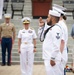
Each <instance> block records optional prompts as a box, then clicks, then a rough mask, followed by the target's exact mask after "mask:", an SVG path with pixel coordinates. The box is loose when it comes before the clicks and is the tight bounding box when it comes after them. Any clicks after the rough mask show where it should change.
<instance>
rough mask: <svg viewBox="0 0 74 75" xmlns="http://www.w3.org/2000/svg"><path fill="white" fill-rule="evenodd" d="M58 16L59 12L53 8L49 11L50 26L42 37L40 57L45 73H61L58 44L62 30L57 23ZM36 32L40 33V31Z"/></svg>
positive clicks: (56, 74) (57, 74) (55, 74)
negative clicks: (41, 54) (41, 55)
mask: <svg viewBox="0 0 74 75" xmlns="http://www.w3.org/2000/svg"><path fill="white" fill-rule="evenodd" d="M59 17H60V13H58V12H57V11H54V10H50V11H49V14H48V20H47V23H48V24H49V25H50V26H49V30H48V32H47V33H46V36H45V38H44V41H43V47H42V48H43V57H42V58H43V59H44V64H45V68H46V74H47V75H62V73H61V70H60V68H59V66H60V63H61V52H60V44H61V38H62V30H61V28H60V26H59V25H58V24H57V23H58V21H59ZM39 26H41V25H39ZM50 27H51V28H50ZM39 31H40V29H39ZM39 31H38V32H39ZM46 31H47V30H46ZM46 31H45V32H46ZM38 34H39V35H40V33H38Z"/></svg>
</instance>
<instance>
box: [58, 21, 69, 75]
mask: <svg viewBox="0 0 74 75" xmlns="http://www.w3.org/2000/svg"><path fill="white" fill-rule="evenodd" d="M58 24H59V25H60V27H61V29H62V40H64V42H65V45H64V50H63V53H62V59H61V60H62V61H61V64H60V69H61V71H62V75H64V68H65V66H66V63H67V61H68V53H67V41H68V29H67V26H66V23H65V21H64V20H60V21H59V23H58Z"/></svg>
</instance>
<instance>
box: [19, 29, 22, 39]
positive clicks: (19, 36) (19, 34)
mask: <svg viewBox="0 0 74 75" xmlns="http://www.w3.org/2000/svg"><path fill="white" fill-rule="evenodd" d="M21 37H22V35H21V30H20V31H19V32H18V38H21Z"/></svg>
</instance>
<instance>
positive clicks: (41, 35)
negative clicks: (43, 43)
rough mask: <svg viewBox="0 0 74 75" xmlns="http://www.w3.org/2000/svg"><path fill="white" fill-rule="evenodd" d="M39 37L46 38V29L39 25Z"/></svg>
mask: <svg viewBox="0 0 74 75" xmlns="http://www.w3.org/2000/svg"><path fill="white" fill-rule="evenodd" d="M38 39H40V40H44V30H43V27H39V29H38Z"/></svg>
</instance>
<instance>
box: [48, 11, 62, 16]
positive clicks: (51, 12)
mask: <svg viewBox="0 0 74 75" xmlns="http://www.w3.org/2000/svg"><path fill="white" fill-rule="evenodd" d="M49 14H50V15H52V16H56V17H60V16H61V14H60V13H58V12H57V11H55V10H49Z"/></svg>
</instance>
